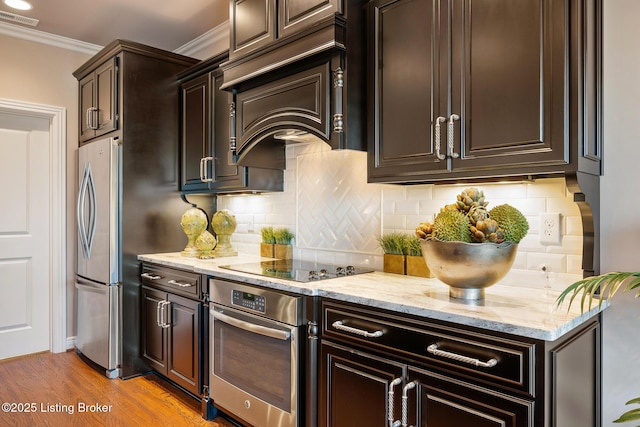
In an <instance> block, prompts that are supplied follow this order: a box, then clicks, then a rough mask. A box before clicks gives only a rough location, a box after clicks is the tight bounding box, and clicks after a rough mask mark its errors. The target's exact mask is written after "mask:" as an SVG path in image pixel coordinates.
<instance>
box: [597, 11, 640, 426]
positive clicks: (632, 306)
mask: <svg viewBox="0 0 640 427" xmlns="http://www.w3.org/2000/svg"><path fill="white" fill-rule="evenodd" d="M603 3H604V47H603V49H604V156H605V168H604V176H603V177H602V180H601V186H600V193H601V210H602V218H601V223H600V227H601V231H602V232H601V236H602V240H601V252H600V253H601V271H602V272H608V271H640V216H639V215H638V212H640V198H638V197H636V196H634V195H633V193H635V192H636V191H637V187H638V185H639V184H640V178H639V177H638V166H639V165H640V141H639V138H640V48H639V47H638V40H640V2H639V1H637V0H604V1H603ZM639 328H640V301H638V300H636V299H634V298H633V296H632V295H631V294H628V295H626V294H625V295H624V297H623V298H620V299H616V300H614V301H613V305H612V307H611V308H609V309H608V310H606V311H605V314H604V328H603V392H602V395H603V405H602V406H603V417H602V419H603V423H602V425H603V426H611V425H612V424H611V421H612V420H614V419H615V418H616V417H617V416H618V415H620V414H621V413H622V412H624V411H626V410H628V409H631V408H635V407H636V406H632V407H625V405H624V403H625V402H627V401H628V400H630V399H632V398H634V397H638V396H640V369H638V366H639V362H640V334H639V333H638V329H639ZM636 424H637V423H636ZM636 424H633V425H636ZM624 425H629V424H628V423H627V424H624Z"/></svg>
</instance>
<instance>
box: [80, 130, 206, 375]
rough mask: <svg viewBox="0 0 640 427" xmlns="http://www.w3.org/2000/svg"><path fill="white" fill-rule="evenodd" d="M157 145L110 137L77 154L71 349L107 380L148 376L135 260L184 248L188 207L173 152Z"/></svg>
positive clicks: (137, 271)
mask: <svg viewBox="0 0 640 427" xmlns="http://www.w3.org/2000/svg"><path fill="white" fill-rule="evenodd" d="M174 144H175V143H174ZM162 147H163V145H162V144H160V143H159V140H158V139H143V138H138V139H136V140H135V142H133V140H131V139H130V140H129V142H127V140H126V139H122V138H118V137H117V135H116V136H115V137H111V138H103V139H98V140H95V141H92V142H90V143H88V144H85V145H82V146H81V147H80V148H79V149H78V175H79V176H78V186H79V189H78V197H77V214H76V218H77V228H78V243H77V246H78V251H77V270H76V272H77V275H76V279H77V280H76V285H75V286H76V294H77V300H76V304H77V310H76V329H77V330H76V348H77V350H78V352H79V353H81V354H82V355H84V356H85V357H86V358H88V359H90V360H91V361H93V362H95V363H96V364H98V365H99V366H101V367H103V368H104V369H105V370H106V375H107V376H108V377H111V378H115V377H123V378H127V377H131V376H135V375H138V374H140V373H144V372H146V371H149V370H150V369H149V367H148V366H147V365H146V364H145V363H144V361H143V360H142V358H141V354H140V351H141V350H140V307H141V302H140V298H141V296H140V286H141V285H140V263H139V262H138V260H137V256H138V255H139V254H142V253H159V252H175V251H179V250H181V249H182V248H184V246H185V245H186V242H187V238H186V236H185V235H184V233H183V232H182V229H181V228H180V218H181V216H182V214H183V213H184V212H185V211H186V210H187V209H189V208H190V205H188V204H187V203H185V202H184V201H183V200H182V199H181V196H180V193H179V191H178V184H177V160H176V159H177V153H176V152H175V151H177V150H176V147H175V145H173V147H172V145H171V144H166V149H163V148H162ZM190 201H191V200H190ZM209 202H211V198H209V199H207V202H206V203H209ZM206 203H205V204H206ZM200 204H202V202H200Z"/></svg>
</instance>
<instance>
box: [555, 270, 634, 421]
mask: <svg viewBox="0 0 640 427" xmlns="http://www.w3.org/2000/svg"><path fill="white" fill-rule="evenodd" d="M625 283H626V285H625V286H624V287H623V285H624V284H625ZM639 287H640V272H638V271H636V272H623V273H607V274H602V275H600V276H594V277H587V278H586V279H582V280H579V281H577V282H575V283H574V284H572V285H570V286H569V287H568V288H567V289H565V290H564V291H562V293H561V294H560V296H558V299H557V300H556V304H557V305H558V306H560V305H561V304H562V303H563V302H564V301H565V300H566V299H567V298H569V307H571V305H572V304H573V303H574V301H575V300H576V298H578V296H580V309H581V311H582V312H583V313H584V311H585V308H586V309H589V308H590V307H591V305H592V303H593V299H594V298H598V300H599V302H598V307H600V306H602V301H604V300H608V299H611V298H613V296H614V295H615V294H616V293H617V292H618V291H620V290H621V289H622V290H621V292H627V291H632V290H634V289H637V288H639ZM635 297H636V298H638V297H640V290H638V291H636V295H635ZM634 403H635V404H640V397H638V398H635V399H632V400H630V401H628V402H627V405H630V404H634ZM638 420H640V408H636V409H632V410H630V411H627V412H625V413H624V414H622V415H620V418H618V419H617V420H615V421H614V423H626V422H628V421H638ZM636 427H640V425H638V426H636Z"/></svg>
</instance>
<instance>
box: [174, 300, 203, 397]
mask: <svg viewBox="0 0 640 427" xmlns="http://www.w3.org/2000/svg"><path fill="white" fill-rule="evenodd" d="M168 301H169V303H170V307H171V309H170V310H171V317H170V323H171V328H169V339H168V341H167V342H168V346H169V350H168V353H169V363H168V367H167V376H168V377H169V378H170V379H172V380H174V381H175V382H176V383H178V384H180V385H181V386H182V387H184V388H186V389H187V390H189V391H192V392H193V393H196V394H199V393H200V383H201V378H200V363H199V360H200V355H199V344H200V342H199V337H200V323H201V320H200V319H201V314H200V313H201V307H202V303H201V302H199V301H193V300H189V299H186V298H182V297H180V296H178V295H173V294H169V295H168Z"/></svg>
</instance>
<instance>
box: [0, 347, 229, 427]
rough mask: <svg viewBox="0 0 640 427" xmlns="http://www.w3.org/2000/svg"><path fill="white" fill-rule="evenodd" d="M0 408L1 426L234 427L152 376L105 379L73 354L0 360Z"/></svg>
mask: <svg viewBox="0 0 640 427" xmlns="http://www.w3.org/2000/svg"><path fill="white" fill-rule="evenodd" d="M0 404H1V405H2V409H1V410H0V426H25V427H26V426H29V427H31V426H39V427H40V426H53V427H58V426H64V427H67V426H83V427H85V426H87V427H93V426H125V427H128V426H171V427H174V426H176V427H179V426H208V427H232V426H233V424H232V423H230V422H228V421H226V420H225V419H223V418H222V417H220V416H219V417H217V418H216V419H215V420H213V421H206V420H204V419H203V418H202V416H201V413H200V406H199V402H197V401H196V400H195V399H191V398H188V397H186V396H185V395H181V394H180V393H174V392H172V387H171V386H170V385H169V384H167V383H166V382H164V381H162V380H160V379H159V378H158V377H157V376H156V375H145V376H140V377H136V378H132V379H128V380H121V379H113V380H110V379H107V378H106V377H105V376H104V375H103V374H102V373H101V372H99V371H97V370H96V369H94V368H93V367H91V366H89V365H88V364H87V363H85V362H84V361H83V360H82V359H80V357H79V356H78V355H77V354H76V353H75V351H68V352H66V353H58V354H53V353H39V354H35V355H30V356H24V357H18V358H14V359H7V360H4V361H0ZM91 405H93V406H91ZM12 410H15V411H17V412H11V411H12ZM28 410H29V411H31V412H26V411H28ZM92 410H93V412H92Z"/></svg>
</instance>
